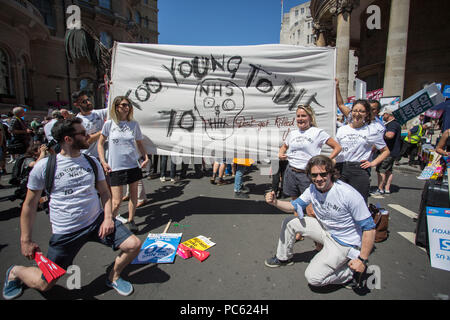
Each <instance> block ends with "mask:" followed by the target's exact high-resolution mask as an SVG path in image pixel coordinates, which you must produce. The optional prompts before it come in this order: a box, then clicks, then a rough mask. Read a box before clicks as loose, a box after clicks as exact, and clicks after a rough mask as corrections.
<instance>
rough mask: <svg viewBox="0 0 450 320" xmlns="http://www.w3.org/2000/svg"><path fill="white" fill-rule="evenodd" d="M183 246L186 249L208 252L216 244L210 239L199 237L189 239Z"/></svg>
mask: <svg viewBox="0 0 450 320" xmlns="http://www.w3.org/2000/svg"><path fill="white" fill-rule="evenodd" d="M183 244H184V245H185V246H186V247H189V248H193V249H198V250H203V251H204V250H207V249H208V248H211V247H212V246H214V245H215V243H214V242H212V241H211V240H210V239H208V238H206V237H205V236H197V237H195V238H192V239H189V240H187V241H185V242H183Z"/></svg>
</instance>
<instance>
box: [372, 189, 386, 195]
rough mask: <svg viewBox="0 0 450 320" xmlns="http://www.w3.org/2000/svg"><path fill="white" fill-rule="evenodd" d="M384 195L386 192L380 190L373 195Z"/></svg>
mask: <svg viewBox="0 0 450 320" xmlns="http://www.w3.org/2000/svg"><path fill="white" fill-rule="evenodd" d="M382 194H384V191H383V190H380V189H377V191H375V192H373V193H372V195H373V196H380V195H382Z"/></svg>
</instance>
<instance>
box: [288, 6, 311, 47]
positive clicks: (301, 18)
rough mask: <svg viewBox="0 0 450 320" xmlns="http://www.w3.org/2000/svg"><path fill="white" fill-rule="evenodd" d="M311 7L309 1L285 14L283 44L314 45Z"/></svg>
mask: <svg viewBox="0 0 450 320" xmlns="http://www.w3.org/2000/svg"><path fill="white" fill-rule="evenodd" d="M309 5H310V2H309V1H308V2H305V3H302V4H300V5H298V6H295V7H293V8H291V9H290V10H289V12H287V13H284V14H283V21H282V23H281V32H280V43H281V44H293V45H300V46H313V45H314V43H315V33H314V30H313V19H312V17H311V13H310V10H309Z"/></svg>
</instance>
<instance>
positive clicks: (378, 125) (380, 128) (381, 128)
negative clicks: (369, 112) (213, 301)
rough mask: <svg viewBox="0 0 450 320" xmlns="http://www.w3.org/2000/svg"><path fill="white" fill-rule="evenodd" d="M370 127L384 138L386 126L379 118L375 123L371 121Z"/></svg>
mask: <svg viewBox="0 0 450 320" xmlns="http://www.w3.org/2000/svg"><path fill="white" fill-rule="evenodd" d="M368 126H369V127H370V130H371V131H376V132H377V133H378V134H381V135H382V136H384V133H385V132H386V126H385V125H384V123H383V121H381V120H380V119H378V118H375V119H374V120H373V121H371V122H370V124H369V125H368Z"/></svg>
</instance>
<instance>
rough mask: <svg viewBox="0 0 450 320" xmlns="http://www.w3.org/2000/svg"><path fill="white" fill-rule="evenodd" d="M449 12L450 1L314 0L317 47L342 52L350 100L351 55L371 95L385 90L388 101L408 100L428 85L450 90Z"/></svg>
mask: <svg viewBox="0 0 450 320" xmlns="http://www.w3.org/2000/svg"><path fill="white" fill-rule="evenodd" d="M448 12H450V1H439V0H427V1H421V0H311V15H312V17H313V19H314V30H315V32H316V35H317V43H316V44H317V45H318V46H327V45H331V46H336V48H337V77H338V78H339V80H340V89H341V92H342V94H343V96H346V97H347V96H350V94H348V93H349V90H348V86H347V83H348V81H347V79H348V77H349V74H348V68H349V67H348V66H349V60H348V54H347V53H348V51H349V50H351V49H354V50H355V51H356V56H358V60H359V61H358V70H357V72H356V76H357V78H359V79H361V80H364V81H366V82H367V91H371V90H375V89H380V88H383V90H384V96H400V97H401V99H406V98H408V97H409V96H411V95H412V94H414V93H415V92H417V91H418V90H420V89H422V87H423V85H424V84H425V83H431V82H436V83H443V84H444V85H445V84H450V43H449V42H448V41H447V38H448V35H449V34H450V25H449V24H448V21H447V20H448ZM374 19H375V20H377V19H378V20H379V21H378V22H379V23H378V25H376V24H374V23H373V22H374Z"/></svg>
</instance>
